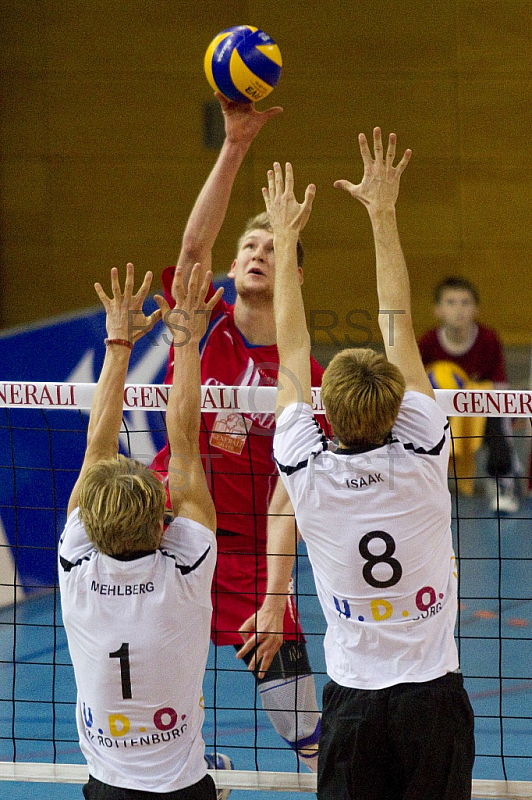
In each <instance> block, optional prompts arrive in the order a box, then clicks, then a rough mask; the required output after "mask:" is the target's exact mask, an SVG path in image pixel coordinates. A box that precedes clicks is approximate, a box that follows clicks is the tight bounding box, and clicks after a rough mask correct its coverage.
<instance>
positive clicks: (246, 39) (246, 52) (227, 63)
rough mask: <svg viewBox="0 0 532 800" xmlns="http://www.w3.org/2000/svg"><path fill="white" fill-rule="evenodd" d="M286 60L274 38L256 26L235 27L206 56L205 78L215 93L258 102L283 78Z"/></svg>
mask: <svg viewBox="0 0 532 800" xmlns="http://www.w3.org/2000/svg"><path fill="white" fill-rule="evenodd" d="M282 66H283V59H282V57H281V51H280V50H279V48H278V46H277V45H276V44H275V42H274V41H273V39H272V38H271V37H270V36H268V34H267V33H264V31H261V30H259V28H255V27H253V25H235V26H234V27H232V28H227V29H226V30H224V31H222V32H221V33H219V34H218V35H217V36H215V37H214V39H213V40H212V42H211V43H210V45H209V46H208V48H207V52H206V53H205V61H204V69H205V75H206V76H207V80H208V81H209V83H210V85H211V86H212V88H213V89H214V91H217V92H221V93H222V94H223V95H224V97H226V98H227V99H228V100H232V101H233V102H235V103H256V102H257V100H262V99H263V97H266V96H267V95H269V94H270V92H271V91H272V89H274V88H275V86H276V85H277V82H278V80H279V78H280V77H281V67H282Z"/></svg>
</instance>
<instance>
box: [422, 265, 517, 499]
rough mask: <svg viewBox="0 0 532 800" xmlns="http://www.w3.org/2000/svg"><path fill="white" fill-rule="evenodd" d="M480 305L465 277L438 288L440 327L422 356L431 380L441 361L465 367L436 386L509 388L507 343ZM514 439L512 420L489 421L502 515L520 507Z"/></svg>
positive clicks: (490, 465) (491, 464)
mask: <svg viewBox="0 0 532 800" xmlns="http://www.w3.org/2000/svg"><path fill="white" fill-rule="evenodd" d="M478 306H479V295H478V291H477V289H476V287H475V286H474V285H473V284H472V283H470V281H468V280H466V279H465V278H461V277H449V278H445V279H444V280H442V281H440V282H439V283H438V284H437V286H436V287H435V289H434V313H435V315H436V317H437V318H438V320H439V322H440V324H439V326H438V327H437V328H433V329H432V330H430V331H428V332H427V333H425V335H424V336H422V337H421V339H420V341H419V349H420V352H421V357H422V359H423V363H424V364H425V366H426V367H427V370H428V372H429V377H430V376H431V375H432V376H435V375H436V373H437V371H438V367H437V365H438V363H440V364H441V362H451V363H452V364H454V365H456V366H457V367H458V368H459V369H458V370H455V371H454V379H453V380H451V381H450V382H449V384H447V385H445V386H443V385H440V382H437V381H436V380H435V379H434V378H433V381H432V382H433V384H434V385H435V388H439V389H454V388H457V387H460V384H461V382H462V381H463V382H464V385H465V386H467V385H468V384H469V383H470V382H471V383H474V384H477V385H478V384H479V383H480V384H483V385H484V386H485V388H488V387H492V388H497V389H504V388H507V386H508V378H507V375H506V365H505V360H504V352H503V347H502V343H501V341H500V339H499V336H498V335H497V333H496V332H495V331H494V330H492V329H491V328H487V327H485V326H484V325H481V324H480V323H478V322H477V315H478ZM450 372H451V373H452V369H450ZM510 437H511V426H510V420H509V419H508V418H501V417H487V418H486V424H485V429H484V442H485V444H486V447H487V451H488V460H487V470H488V474H489V475H490V476H491V477H492V478H493V479H494V480H493V481H491V482H490V495H491V507H492V510H493V511H497V510H498V511H500V512H502V513H512V512H515V511H517V510H518V508H519V502H518V499H517V494H516V491H515V475H516V474H517V473H518V471H519V464H518V460H517V456H516V454H515V452H514V449H513V447H512V444H511V438H510ZM469 477H472V476H469ZM497 484H498V486H497Z"/></svg>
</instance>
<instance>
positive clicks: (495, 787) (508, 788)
mask: <svg viewBox="0 0 532 800" xmlns="http://www.w3.org/2000/svg"><path fill="white" fill-rule="evenodd" d="M88 774H89V773H88V770H87V767H85V766H82V765H80V764H33V763H24V762H21V763H15V764H12V763H9V762H0V780H5V781H25V782H26V781H27V782H33V783H85V782H86V781H87V779H88ZM209 774H210V775H212V777H213V778H214V780H215V782H216V786H217V788H218V789H246V790H248V791H249V790H251V791H253V790H257V791H285V792H309V793H315V792H316V775H311V774H308V773H305V774H303V773H297V772H252V771H250V770H230V771H227V772H217V771H212V770H209ZM471 797H472V798H473V799H475V798H479V799H480V798H499V800H517V799H518V798H531V797H532V781H487V780H474V781H473V790H472V794H471Z"/></svg>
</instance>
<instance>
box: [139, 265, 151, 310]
mask: <svg viewBox="0 0 532 800" xmlns="http://www.w3.org/2000/svg"><path fill="white" fill-rule="evenodd" d="M152 280H153V272H152V271H151V270H148V271H147V273H146V274H145V276H144V280H143V281H142V286H141V287H140V289H139V290H138V292H137V294H136V295H135V298H134V299H135V300H136V301H141V302H144V300H145V299H146V297H147V295H148V292H149V291H150V286H151V282H152Z"/></svg>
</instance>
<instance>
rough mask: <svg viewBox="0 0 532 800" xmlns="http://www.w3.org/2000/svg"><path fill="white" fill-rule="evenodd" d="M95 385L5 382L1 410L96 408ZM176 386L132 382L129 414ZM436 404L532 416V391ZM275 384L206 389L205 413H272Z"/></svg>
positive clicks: (162, 399) (316, 397) (455, 394)
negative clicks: (93, 405) (92, 405)
mask: <svg viewBox="0 0 532 800" xmlns="http://www.w3.org/2000/svg"><path fill="white" fill-rule="evenodd" d="M95 388H96V387H95V384H90V383H55V382H50V381H44V382H35V383H34V382H22V381H4V382H0V408H1V407H4V408H21V407H26V408H33V407H37V408H63V409H66V408H78V409H83V410H88V409H90V407H91V403H92V398H93V395H94V390H95ZM169 392H170V387H169V386H166V385H164V384H159V385H157V384H127V385H126V386H125V389H124V411H130V410H132V409H142V410H143V411H164V410H165V409H166V404H167V402H168V394H169ZM434 392H435V395H436V402H437V403H438V405H439V406H440V408H441V409H442V411H443V412H444V413H445V414H446V415H447V416H450V417H479V416H481V417H483V416H490V417H508V416H510V417H527V418H528V417H532V392H527V391H511V390H501V391H496V390H493V389H490V390H485V389H484V390H474V389H467V390H456V389H435V390H434ZM275 397H276V389H275V387H273V386H213V385H209V386H203V387H202V393H201V407H202V411H203V412H204V413H208V412H213V413H214V412H218V411H241V412H244V413H249V414H251V413H260V414H268V413H270V414H271V413H273V412H274V411H275ZM312 407H313V410H314V411H315V412H323V411H324V409H323V405H322V403H321V390H320V389H319V388H313V389H312Z"/></svg>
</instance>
